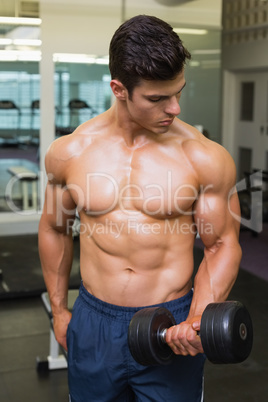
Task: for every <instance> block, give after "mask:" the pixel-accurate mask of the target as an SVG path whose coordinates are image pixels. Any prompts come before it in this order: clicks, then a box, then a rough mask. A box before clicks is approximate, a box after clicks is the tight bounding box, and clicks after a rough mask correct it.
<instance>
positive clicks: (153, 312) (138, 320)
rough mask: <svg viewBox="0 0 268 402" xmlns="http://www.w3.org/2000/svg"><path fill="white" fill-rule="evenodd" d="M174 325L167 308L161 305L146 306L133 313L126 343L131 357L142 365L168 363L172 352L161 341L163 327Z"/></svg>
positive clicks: (172, 355) (171, 358) (172, 354)
mask: <svg viewBox="0 0 268 402" xmlns="http://www.w3.org/2000/svg"><path fill="white" fill-rule="evenodd" d="M173 325H176V321H175V319H174V317H173V315H172V314H171V313H170V311H169V310H167V309H166V308H163V307H148V308H143V309H141V310H139V311H138V312H137V313H136V314H134V316H133V318H132V320H131V322H130V324H129V328H128V344H129V349H130V352H131V354H132V356H133V358H134V359H135V360H136V361H137V362H138V363H140V364H142V365H144V366H149V365H156V364H162V365H163V364H169V363H170V362H171V361H172V360H173V358H174V356H175V355H174V353H173V351H172V350H171V349H170V347H169V346H168V345H167V344H166V343H165V342H163V340H162V337H161V333H162V331H163V330H164V329H166V328H169V327H171V326H173Z"/></svg>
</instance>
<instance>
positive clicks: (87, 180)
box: [67, 147, 199, 218]
mask: <svg viewBox="0 0 268 402" xmlns="http://www.w3.org/2000/svg"><path fill="white" fill-rule="evenodd" d="M67 185H68V188H69V191H70V192H71V195H72V198H73V199H74V201H75V203H76V204H77V206H78V209H80V210H84V211H86V212H87V213H88V214H92V215H103V214H107V213H109V212H112V211H115V210H120V211H121V212H123V213H125V214H135V213H137V212H138V213H142V214H145V215H149V216H153V217H155V218H157V217H158V218H165V217H170V216H173V217H175V216H178V215H182V214H185V213H188V211H189V210H191V208H192V205H193V203H194V202H195V200H196V199H197V197H198V190H199V189H198V183H197V179H196V175H195V172H194V170H193V169H192V167H191V166H190V164H189V162H188V160H187V159H186V157H185V155H184V153H183V152H181V151H180V150H179V149H176V150H173V149H168V148H165V147H147V148H146V147H145V148H142V149H138V150H135V151H132V152H124V151H122V150H121V149H111V150H110V151H109V150H107V149H106V152H104V150H103V149H101V150H98V151H96V152H94V153H93V154H91V155H90V157H89V158H84V159H83V158H82V159H80V160H77V161H76V162H74V163H73V166H72V169H71V174H70V175H69V180H68V183H67Z"/></svg>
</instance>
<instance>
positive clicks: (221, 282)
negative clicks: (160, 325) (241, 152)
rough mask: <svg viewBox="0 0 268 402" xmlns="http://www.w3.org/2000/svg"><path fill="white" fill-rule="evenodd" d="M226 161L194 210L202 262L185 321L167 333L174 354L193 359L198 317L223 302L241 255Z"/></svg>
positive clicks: (232, 169)
mask: <svg viewBox="0 0 268 402" xmlns="http://www.w3.org/2000/svg"><path fill="white" fill-rule="evenodd" d="M224 159H226V155H225V158H224ZM227 161H228V162H229V163H228V165H226V164H225V165H224V166H222V175H221V176H219V175H217V174H216V177H218V182H214V181H215V180H213V179H212V180H211V181H210V182H209V181H206V182H205V181H204V182H203V183H204V185H203V186H202V190H201V192H200V195H199V198H198V200H197V202H196V204H195V207H194V211H193V214H194V215H193V217H194V221H195V224H196V227H197V230H198V233H199V235H200V238H201V239H202V241H203V243H204V246H205V248H204V258H203V260H202V262H201V264H200V266H199V268H198V271H197V273H196V276H195V280H194V293H193V300H192V303H191V308H190V312H189V315H188V318H187V320H186V321H185V322H184V323H181V324H180V325H177V326H176V327H173V328H171V329H170V330H169V331H167V336H166V340H167V342H168V344H169V346H170V347H171V348H172V349H173V351H174V352H175V353H176V354H183V355H187V354H191V355H195V354H197V353H200V352H202V351H203V349H202V345H201V341H200V337H199V336H197V331H199V330H200V322H201V316H202V313H203V311H204V309H205V308H206V306H207V305H208V304H209V303H216V302H222V301H224V300H226V299H227V297H228V295H229V293H230V291H231V289H232V287H233V285H234V283H235V280H236V278H237V274H238V270H239V264H240V261H241V255H242V253H241V248H240V245H239V228H240V222H238V221H237V216H239V214H240V207H239V201H238V196H237V193H236V191H234V188H235V167H234V164H233V161H232V159H231V157H230V156H228V157H227ZM225 162H226V160H225ZM212 175H213V172H212V173H210V177H211V176H212ZM214 177H215V176H214Z"/></svg>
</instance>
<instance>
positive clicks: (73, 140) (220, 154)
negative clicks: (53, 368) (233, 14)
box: [39, 16, 241, 402]
mask: <svg viewBox="0 0 268 402" xmlns="http://www.w3.org/2000/svg"><path fill="white" fill-rule="evenodd" d="M189 58H190V54H189V53H188V51H187V50H186V49H185V48H184V47H183V45H182V42H181V40H180V38H179V37H178V36H177V34H175V33H174V31H173V30H172V28H171V27H170V26H169V25H168V24H166V23H165V22H163V21H161V20H159V19H157V18H155V17H149V16H136V17H134V18H132V19H130V20H129V21H127V22H126V23H124V24H123V25H122V26H121V27H119V29H118V30H117V31H116V32H115V34H114V36H113V38H112V41H111V44H110V71H111V77H112V80H111V89H112V91H113V94H114V96H115V103H114V104H113V106H112V107H111V108H110V109H109V110H108V111H106V112H105V113H103V114H101V115H100V116H97V117H95V118H93V119H92V120H90V121H87V122H86V123H84V124H82V125H81V126H80V127H78V128H77V129H76V130H75V132H74V133H73V134H70V135H68V136H65V137H61V138H59V139H57V140H56V141H54V142H53V144H52V145H51V147H50V149H49V150H48V153H47V156H46V170H47V174H48V185H47V189H46V199H45V204H44V210H43V214H42V217H41V221H40V228H39V247H40V257H41V263H42V269H43V274H44V279H45V282H46V286H47V289H48V292H49V296H50V301H51V307H52V312H53V320H54V321H53V322H54V331H55V335H56V339H57V340H58V342H59V343H60V344H61V345H62V346H63V347H64V348H66V349H67V346H68V373H69V374H68V375H69V389H70V400H71V401H72V402H78V401H79V402H87V401H91V402H92V401H96V402H106V401H115V402H119V401H129V400H138V401H149V400H150V401H159V402H164V401H165V402H167V401H171V402H174V401H180V402H197V401H198V402H200V401H201V400H202V381H203V365H204V360H205V358H204V355H203V353H202V352H203V350H202V346H201V341H200V338H199V336H198V335H197V331H198V330H199V328H200V320H201V315H202V312H203V310H204V309H205V307H206V306H207V304H208V303H211V302H221V301H224V300H225V299H226V298H227V297H228V294H229V292H230V290H231V288H232V286H233V284H234V282H235V280H236V277H237V273H238V267H239V263H240V259H241V249H240V246H239V243H238V232H239V223H238V222H237V221H236V220H235V219H234V218H233V216H234V214H236V216H237V215H239V204H238V198H237V194H236V192H235V191H234V186H235V180H236V177H235V166H234V163H233V160H232V158H231V157H230V155H229V154H228V153H227V151H226V150H225V149H224V148H222V147H221V146H220V145H218V144H216V143H214V142H212V141H210V140H209V139H207V138H205V137H204V136H203V135H202V134H201V133H200V132H198V131H197V130H196V129H195V128H193V127H191V126H189V125H188V124H186V123H185V122H183V121H181V120H180V119H178V118H177V117H176V116H178V115H179V114H180V106H179V100H180V97H181V94H182V92H183V88H184V87H185V84H186V82H185V77H184V66H185V62H186V60H187V59H189ZM76 211H78V213H79V215H80V220H81V227H80V245H81V246H80V247H81V253H80V258H81V264H80V265H81V277H82V284H81V288H80V294H79V297H78V299H77V301H76V303H75V306H74V309H73V313H72V314H71V313H70V312H69V311H68V309H67V292H68V281H69V275H70V269H71V265H72V233H71V229H70V228H71V225H72V222H73V220H74V217H75V212H76ZM197 232H198V233H199V235H200V237H201V239H202V240H203V243H204V245H205V251H204V259H203V261H202V262H201V264H200V267H199V269H198V272H197V274H196V276H195V280H194V291H193V290H192V286H193V285H192V280H191V279H192V274H193V246H194V241H195V237H196V233H197ZM151 305H161V306H165V307H167V308H168V309H169V310H170V311H171V312H172V314H173V315H174V317H175V319H176V322H177V324H178V325H176V326H174V327H172V328H170V329H169V330H168V331H167V335H166V340H167V342H168V344H169V346H170V347H171V348H172V349H173V351H174V352H175V354H177V355H178V356H177V357H176V359H174V361H173V362H172V363H171V364H170V365H168V366H153V367H144V366H141V365H139V364H138V363H137V362H135V361H134V359H133V358H132V356H131V355H130V351H129V348H128V345H127V331H128V325H129V322H130V320H131V318H132V316H133V314H134V313H135V312H136V311H138V310H139V309H140V308H142V307H144V306H151ZM70 320H71V321H70ZM67 328H68V330H67ZM66 334H67V343H66Z"/></svg>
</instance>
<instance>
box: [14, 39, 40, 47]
mask: <svg viewBox="0 0 268 402" xmlns="http://www.w3.org/2000/svg"><path fill="white" fill-rule="evenodd" d="M13 44H14V45H15V46H41V44H42V42H41V40H40V39H14V40H13Z"/></svg>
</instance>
